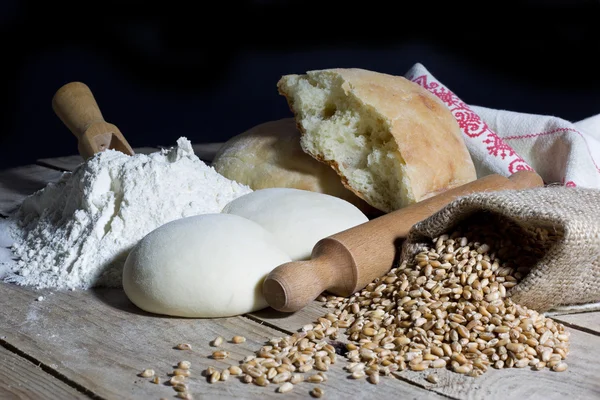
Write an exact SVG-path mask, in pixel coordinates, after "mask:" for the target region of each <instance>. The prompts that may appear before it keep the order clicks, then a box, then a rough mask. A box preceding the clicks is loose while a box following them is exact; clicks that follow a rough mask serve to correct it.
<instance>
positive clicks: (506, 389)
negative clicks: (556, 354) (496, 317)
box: [251, 301, 600, 400]
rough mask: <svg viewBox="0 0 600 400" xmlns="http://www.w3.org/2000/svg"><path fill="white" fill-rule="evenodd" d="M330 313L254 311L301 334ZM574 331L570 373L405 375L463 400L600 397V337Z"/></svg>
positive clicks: (312, 308)
mask: <svg viewBox="0 0 600 400" xmlns="http://www.w3.org/2000/svg"><path fill="white" fill-rule="evenodd" d="M326 313H327V309H326V308H324V307H323V304H322V303H320V302H316V301H315V302H313V303H312V304H311V305H309V306H307V307H305V308H304V309H302V310H300V311H298V312H295V313H290V314H286V313H279V312H276V311H274V310H271V309H266V310H263V311H261V312H257V313H253V314H252V315H251V316H252V318H253V319H255V320H257V321H263V322H264V323H265V324H267V325H270V326H278V327H280V328H282V329H287V330H290V331H295V330H298V329H299V328H300V327H302V326H303V325H305V324H307V323H311V322H313V321H315V320H316V319H317V318H318V317H320V316H323V315H324V314H326ZM569 331H570V332H571V349H570V353H569V356H568V357H567V360H566V362H567V364H568V365H569V369H568V370H567V371H565V372H562V373H557V372H553V371H550V370H548V369H546V370H543V371H533V370H531V369H529V368H523V369H517V368H511V369H503V370H495V369H491V368H490V370H488V372H487V373H485V374H483V375H482V376H480V377H478V378H471V377H467V376H463V375H459V374H456V373H454V372H451V371H449V370H435V371H432V370H429V371H424V372H415V371H405V372H403V376H404V377H405V378H406V380H407V381H409V382H412V383H414V384H415V385H422V386H423V387H426V388H429V389H430V390H432V391H434V392H436V393H439V394H441V395H445V396H448V397H452V398H457V399H479V398H485V399H486V400H487V399H490V400H494V399H498V400H500V399H506V398H507V396H509V398H512V399H532V398H536V399H564V398H565V397H575V398H581V399H594V398H600V380H598V376H600V364H599V363H597V362H596V361H595V360H598V359H600V337H599V336H596V335H592V334H589V333H586V332H582V331H579V330H576V329H569ZM430 373H435V374H436V375H437V376H438V379H439V381H438V383H437V384H435V385H432V384H430V383H428V382H427V380H426V379H425V378H426V377H427V375H429V374H430Z"/></svg>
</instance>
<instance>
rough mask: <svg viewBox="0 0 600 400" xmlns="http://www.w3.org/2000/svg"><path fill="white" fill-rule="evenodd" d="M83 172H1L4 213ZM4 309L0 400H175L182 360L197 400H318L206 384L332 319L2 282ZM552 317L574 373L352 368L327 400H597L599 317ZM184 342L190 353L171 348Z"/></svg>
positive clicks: (50, 164)
mask: <svg viewBox="0 0 600 400" xmlns="http://www.w3.org/2000/svg"><path fill="white" fill-rule="evenodd" d="M218 146H219V144H208V145H197V146H195V150H196V154H198V156H199V157H200V158H202V159H204V160H206V161H210V160H211V157H212V156H213V155H214V153H215V151H216V149H218ZM156 150H157V149H156V148H142V149H136V151H137V152H145V153H148V152H151V151H156ZM80 162H81V158H80V157H79V156H71V157H61V158H54V159H43V160H39V162H38V163H37V164H36V165H28V166H24V167H19V168H14V169H10V170H5V171H2V172H0V214H2V215H3V216H4V217H5V216H7V215H8V214H9V213H10V212H11V210H13V209H15V207H17V206H18V204H19V203H20V202H21V201H22V199H23V198H24V197H25V196H28V195H30V194H31V193H33V192H34V191H35V190H37V189H40V188H42V187H44V186H45V185H46V184H47V183H48V182H51V181H55V180H56V179H58V178H59V176H60V174H61V172H62V171H66V170H72V169H73V168H74V167H75V166H76V165H77V164H79V163H80ZM40 296H42V297H43V299H41V297H40ZM0 304H1V306H0V398H1V399H13V398H16V399H160V398H175V392H174V390H173V388H172V387H170V386H169V385H167V384H165V382H166V381H167V379H168V375H167V374H168V373H169V372H171V371H172V370H173V367H174V364H176V363H177V362H178V361H180V360H183V359H187V360H189V361H191V362H192V371H193V374H192V377H190V378H188V382H189V383H190V388H191V392H192V393H193V394H194V398H196V399H198V398H206V399H244V398H271V397H272V398H283V397H286V398H310V395H309V391H310V389H311V387H312V386H313V385H312V384H309V383H303V384H300V385H297V387H296V388H294V390H293V391H292V392H290V393H286V394H279V393H276V392H275V385H270V386H269V387H259V386H256V385H247V384H243V383H241V382H239V381H237V380H235V379H231V381H228V382H219V383H216V384H209V383H208V382H207V381H206V379H205V378H203V377H202V376H201V375H200V373H201V371H202V370H204V369H205V368H207V367H208V366H209V365H215V366H219V367H224V366H226V365H228V364H233V363H236V362H237V361H239V360H241V359H242V358H243V357H244V356H245V355H248V354H252V353H253V352H254V351H255V350H257V349H258V348H259V347H260V345H262V344H263V343H264V342H265V341H267V340H269V339H270V338H272V337H281V336H285V335H288V334H291V333H293V332H295V331H297V330H298V329H299V328H300V327H302V326H303V325H305V324H307V323H309V322H312V321H314V320H315V319H316V318H318V317H319V316H322V315H323V314H325V313H326V311H325V309H324V308H323V306H322V304H321V303H317V302H315V303H314V304H312V305H311V306H309V307H307V308H305V309H303V310H301V311H299V312H297V313H294V314H289V315H285V314H280V313H277V312H274V311H273V310H268V309H267V310H263V311H261V312H258V313H253V314H249V315H243V316H239V317H235V318H223V319H183V318H165V317H161V316H156V315H150V314H147V313H144V312H142V311H140V310H139V309H137V308H136V307H135V306H133V305H132V303H130V302H129V300H128V299H127V297H126V296H125V294H124V293H123V291H122V290H117V289H95V290H89V291H53V290H35V289H32V288H27V287H20V286H16V285H12V284H6V283H0ZM553 318H554V319H556V320H558V321H560V322H562V323H564V324H565V325H567V326H568V329H569V331H570V332H571V351H570V354H569V356H568V358H567V363H568V364H569V369H568V370H567V371H566V372H562V373H557V372H552V371H549V370H544V371H532V370H529V369H528V368H524V369H514V368H513V369H506V370H493V369H491V370H489V371H488V372H487V373H486V374H484V375H482V376H480V377H478V378H471V377H467V376H463V375H458V374H456V373H452V372H450V371H445V370H443V371H436V373H437V374H438V377H439V381H438V383H437V384H431V383H429V382H427V380H426V379H425V377H426V374H425V373H422V372H412V371H406V372H404V373H403V374H402V376H401V379H396V378H391V377H389V378H385V379H382V380H381V383H379V384H378V385H372V384H370V383H367V382H366V381H365V380H360V381H356V380H351V379H348V378H347V374H346V373H345V372H344V371H343V369H342V367H343V362H338V363H336V364H335V365H333V369H332V370H331V371H330V372H328V375H329V380H328V381H327V382H326V383H324V384H321V386H322V387H323V388H324V389H325V396H324V398H329V399H359V398H398V399H448V398H449V399H565V398H571V399H590V400H591V399H600V312H591V313H580V314H565V315H556V316H554V317H553ZM234 335H243V336H245V337H246V338H247V339H248V340H247V341H246V342H245V343H242V344H237V345H233V344H231V345H227V348H228V350H230V351H231V352H232V355H231V357H230V358H229V359H227V360H225V361H215V360H212V359H209V358H208V355H209V354H211V353H212V350H214V348H212V347H210V346H209V341H210V340H212V339H213V338H215V337H216V336H223V337H224V338H231V337H232V336H234ZM182 342H187V343H190V344H191V345H192V346H193V347H192V349H191V350H189V351H187V350H186V351H182V350H177V349H175V348H174V346H176V345H177V344H178V343H182ZM145 368H152V369H154V370H155V371H156V372H157V374H158V376H159V377H160V379H161V380H160V383H159V384H154V383H151V382H150V381H149V379H147V378H141V377H139V376H138V374H139V373H140V371H142V370H143V369H145Z"/></svg>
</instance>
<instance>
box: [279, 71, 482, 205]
mask: <svg viewBox="0 0 600 400" xmlns="http://www.w3.org/2000/svg"><path fill="white" fill-rule="evenodd" d="M277 87H278V89H279V93H280V94H282V95H283V96H285V98H286V99H287V102H288V104H289V106H290V109H291V110H292V112H293V113H294V116H295V120H296V123H297V125H298V128H299V129H300V132H301V139H300V144H301V146H302V149H303V150H304V151H305V152H306V153H308V154H310V155H311V156H312V157H314V158H315V159H317V160H319V161H322V162H324V163H326V164H328V165H330V166H331V167H332V168H333V169H334V170H335V171H336V172H337V173H338V174H339V176H340V177H341V180H342V182H343V183H344V185H345V186H346V187H348V188H349V189H350V190H352V191H353V192H354V193H355V194H356V195H357V196H359V197H360V198H362V199H364V200H365V201H366V202H367V203H369V204H370V205H372V206H373V207H375V208H377V209H379V210H381V211H383V212H391V211H394V210H396V209H399V208H402V207H405V206H407V205H409V204H412V203H415V202H417V201H420V200H423V199H426V198H428V197H431V196H434V195H436V194H438V193H441V192H443V191H445V190H448V189H451V188H453V187H456V186H460V185H463V184H465V183H468V182H470V181H473V180H475V179H476V178H477V177H476V173H475V167H474V165H473V160H472V159H471V156H470V154H469V151H468V150H467V147H466V145H465V143H464V140H463V138H462V133H461V131H460V128H459V126H458V123H457V122H456V120H455V118H454V116H453V115H452V113H451V112H450V110H449V109H448V107H447V106H446V105H445V104H444V103H442V102H441V101H440V100H439V99H438V98H437V97H436V96H434V95H433V94H431V93H430V92H428V91H427V90H426V89H424V88H422V87H421V86H419V85H417V84H416V83H414V82H411V81H409V80H408V79H406V78H404V77H401V76H393V75H388V74H383V73H378V72H373V71H368V70H363V69H354V68H352V69H327V70H318V71H309V72H307V73H306V74H303V75H295V74H293V75H285V76H283V77H282V78H281V79H280V80H279V82H278V84H277Z"/></svg>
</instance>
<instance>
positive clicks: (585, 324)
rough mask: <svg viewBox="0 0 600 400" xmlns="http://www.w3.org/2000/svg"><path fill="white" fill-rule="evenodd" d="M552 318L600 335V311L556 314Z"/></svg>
mask: <svg viewBox="0 0 600 400" xmlns="http://www.w3.org/2000/svg"><path fill="white" fill-rule="evenodd" d="M552 318H554V319H555V320H557V321H560V322H562V323H563V324H565V325H567V326H570V327H573V328H575V329H580V330H583V331H586V332H588V333H593V334H596V335H600V311H595V312H585V313H579V314H564V315H556V316H554V317H552Z"/></svg>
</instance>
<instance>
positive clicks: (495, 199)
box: [400, 186, 600, 312]
mask: <svg viewBox="0 0 600 400" xmlns="http://www.w3.org/2000/svg"><path fill="white" fill-rule="evenodd" d="M490 213H492V214H495V215H496V216H497V217H498V218H507V219H509V221H511V222H514V223H515V224H516V225H518V226H520V227H523V228H524V229H525V230H526V229H535V228H544V229H547V230H553V231H554V232H557V233H559V234H558V238H557V239H556V240H555V241H553V244H552V245H551V246H549V247H548V248H547V249H545V250H544V253H543V254H542V256H541V257H540V258H538V259H537V260H536V262H535V263H534V265H533V266H532V269H531V271H530V272H529V273H528V274H527V275H526V276H525V277H524V278H523V280H521V281H520V282H519V284H518V285H516V286H514V287H513V288H512V289H510V291H509V292H508V295H509V296H510V297H511V298H512V300H514V301H515V302H517V303H519V304H521V305H523V306H526V307H529V308H531V309H535V310H537V311H539V312H552V311H557V310H561V309H562V310H565V311H573V310H577V309H585V310H600V190H598V189H589V188H570V187H565V186H547V187H542V188H534V189H525V190H504V191H499V192H484V193H477V194H471V195H467V196H464V197H460V198H457V199H456V200H454V201H453V202H452V203H450V204H448V205H447V206H446V207H444V208H443V209H442V210H440V211H438V212H437V213H435V214H434V215H432V216H431V217H429V218H427V219H425V220H423V221H421V222H419V223H417V224H416V225H414V226H413V227H412V229H411V231H410V232H409V234H408V236H407V238H406V240H405V241H404V243H403V246H402V252H401V256H400V261H404V260H410V259H411V258H412V257H414V255H415V254H417V253H418V252H419V251H420V250H421V249H422V248H423V246H424V245H426V244H430V243H431V239H433V238H435V237H438V236H440V235H442V234H445V233H450V232H452V230H453V229H455V228H457V227H459V226H460V224H461V222H463V223H464V221H465V220H467V218H468V219H469V220H471V221H472V220H477V217H478V215H481V216H482V217H483V216H485V215H489V214H490ZM512 239H513V240H515V238H512ZM517 239H518V238H517Z"/></svg>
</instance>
